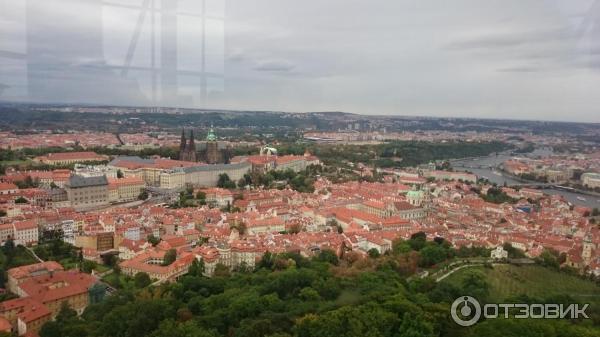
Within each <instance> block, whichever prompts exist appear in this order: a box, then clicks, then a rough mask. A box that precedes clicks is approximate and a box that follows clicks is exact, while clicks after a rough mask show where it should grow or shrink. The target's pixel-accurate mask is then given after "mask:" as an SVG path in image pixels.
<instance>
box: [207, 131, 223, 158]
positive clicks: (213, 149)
mask: <svg viewBox="0 0 600 337" xmlns="http://www.w3.org/2000/svg"><path fill="white" fill-rule="evenodd" d="M206 162H207V163H208V164H217V163H219V162H221V153H220V152H219V144H218V142H217V135H216V134H215V130H214V128H213V127H212V125H211V126H210V130H208V134H207V135H206Z"/></svg>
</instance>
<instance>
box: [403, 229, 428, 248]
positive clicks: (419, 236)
mask: <svg viewBox="0 0 600 337" xmlns="http://www.w3.org/2000/svg"><path fill="white" fill-rule="evenodd" d="M426 242H427V234H425V233H424V232H417V233H414V234H413V235H411V236H410V240H408V244H409V245H410V247H411V248H412V249H413V250H417V251H418V250H421V248H423V247H425V243H426Z"/></svg>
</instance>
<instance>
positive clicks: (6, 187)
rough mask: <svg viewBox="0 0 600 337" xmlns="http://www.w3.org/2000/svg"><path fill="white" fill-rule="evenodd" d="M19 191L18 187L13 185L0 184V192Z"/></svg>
mask: <svg viewBox="0 0 600 337" xmlns="http://www.w3.org/2000/svg"><path fill="white" fill-rule="evenodd" d="M16 189H18V187H17V185H15V184H13V183H0V191H7V190H16Z"/></svg>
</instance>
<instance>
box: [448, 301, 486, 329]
mask: <svg viewBox="0 0 600 337" xmlns="http://www.w3.org/2000/svg"><path fill="white" fill-rule="evenodd" d="M450 313H451V314H452V319H453V320H454V322H456V324H458V325H461V326H471V325H473V324H475V323H477V321H479V318H481V305H480V304H479V301H477V300H476V299H474V298H473V297H471V296H462V297H459V298H457V299H456V300H454V303H452V307H451V308H450Z"/></svg>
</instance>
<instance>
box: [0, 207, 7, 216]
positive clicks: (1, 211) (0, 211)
mask: <svg viewBox="0 0 600 337" xmlns="http://www.w3.org/2000/svg"><path fill="white" fill-rule="evenodd" d="M3 216H6V211H5V210H3V209H0V218H1V217H3Z"/></svg>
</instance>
